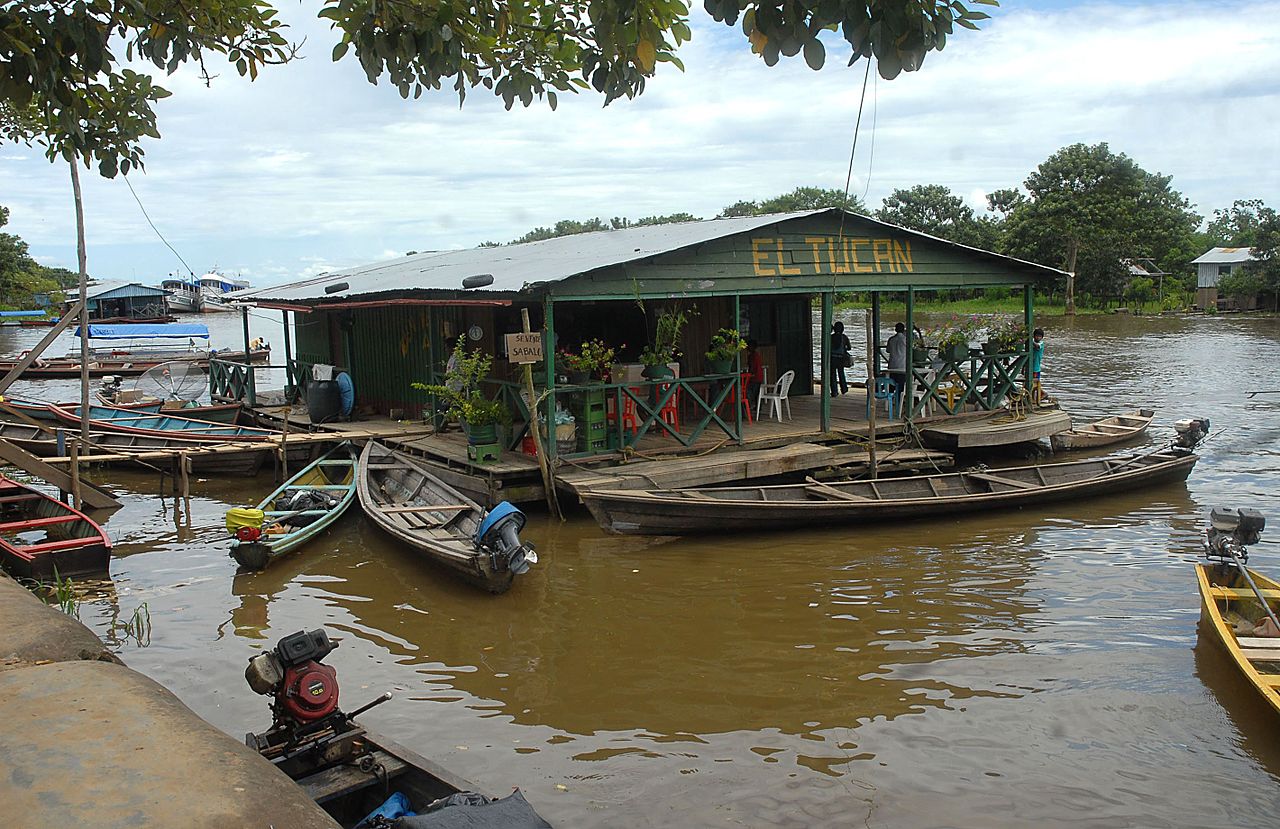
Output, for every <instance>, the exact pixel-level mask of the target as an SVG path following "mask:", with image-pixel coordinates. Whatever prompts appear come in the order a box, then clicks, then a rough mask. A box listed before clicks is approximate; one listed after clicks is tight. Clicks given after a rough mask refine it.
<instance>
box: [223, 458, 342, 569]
mask: <svg viewBox="0 0 1280 829" xmlns="http://www.w3.org/2000/svg"><path fill="white" fill-rule="evenodd" d="M356 461H357V459H356V450H355V448H354V447H353V446H352V445H351V443H350V442H348V441H343V442H342V443H340V444H338V445H337V446H335V447H334V448H333V449H331V450H329V452H328V453H326V454H324V455H322V456H321V457H320V458H319V459H318V460H316V461H313V462H312V463H311V464H310V465H308V466H307V467H306V468H305V469H303V470H302V471H301V472H299V473H298V474H297V475H294V476H293V477H292V478H290V479H289V480H287V481H285V482H284V483H283V484H281V486H280V487H279V488H278V489H276V491H275V492H272V493H271V494H270V495H268V496H267V497H266V498H264V499H262V501H261V502H260V503H259V504H258V509H260V510H262V511H263V512H264V513H265V514H266V521H265V523H264V527H263V529H264V532H263V534H262V536H261V538H259V539H258V540H257V541H249V542H241V541H238V540H237V541H234V542H232V545H231V557H232V558H234V559H235V560H236V563H237V564H239V565H240V566H241V567H244V568H246V569H249V570H261V569H262V568H264V567H266V566H267V565H268V564H270V563H271V562H272V561H274V560H276V559H278V558H280V557H281V556H284V555H288V554H289V553H291V552H293V551H294V550H296V549H298V548H299V547H301V546H302V545H303V544H306V543H307V542H308V541H310V540H311V539H313V538H315V537H316V536H318V535H320V534H321V533H323V532H324V531H325V530H326V529H328V527H329V526H330V525H331V524H333V522H335V521H337V520H338V519H339V518H341V517H342V514H343V513H344V512H346V511H347V507H349V506H351V502H352V501H354V500H355V497H356ZM304 490H311V491H315V492H319V493H325V494H329V495H332V496H336V497H335V499H334V503H333V505H332V506H329V507H326V508H323V509H305V510H290V509H279V508H277V507H278V506H280V505H279V504H278V503H277V502H278V501H280V500H281V498H282V497H284V496H289V497H292V496H294V495H296V494H297V493H300V492H302V491H304ZM291 521H292V523H290V522H291ZM302 522H306V523H302ZM272 524H277V525H279V526H281V527H283V528H284V530H285V531H284V532H281V533H267V532H266V531H265V530H266V528H267V527H269V526H271V525H272Z"/></svg>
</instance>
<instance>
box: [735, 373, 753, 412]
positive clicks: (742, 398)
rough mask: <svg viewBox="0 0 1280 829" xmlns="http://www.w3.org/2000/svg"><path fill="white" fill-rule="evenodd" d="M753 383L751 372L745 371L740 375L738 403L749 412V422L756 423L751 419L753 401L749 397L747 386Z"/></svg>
mask: <svg viewBox="0 0 1280 829" xmlns="http://www.w3.org/2000/svg"><path fill="white" fill-rule="evenodd" d="M750 384H751V373H750V372H743V374H742V375H741V376H739V377H738V403H739V404H740V405H741V406H742V408H743V409H745V410H746V412H747V423H754V422H755V421H754V420H752V419H751V401H750V400H748V399H747V386H749V385H750Z"/></svg>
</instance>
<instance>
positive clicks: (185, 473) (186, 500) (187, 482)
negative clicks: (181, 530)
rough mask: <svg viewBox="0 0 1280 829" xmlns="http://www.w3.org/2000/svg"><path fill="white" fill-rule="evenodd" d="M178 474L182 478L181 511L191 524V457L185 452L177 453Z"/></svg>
mask: <svg viewBox="0 0 1280 829" xmlns="http://www.w3.org/2000/svg"><path fill="white" fill-rule="evenodd" d="M178 474H179V475H180V476H181V480H182V511H183V513H184V514H185V515H186V518H187V527H190V526H191V458H190V457H189V456H188V455H187V453H186V452H179V453H178Z"/></svg>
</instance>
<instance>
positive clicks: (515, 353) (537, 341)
mask: <svg viewBox="0 0 1280 829" xmlns="http://www.w3.org/2000/svg"><path fill="white" fill-rule="evenodd" d="M507 359H508V360H510V361H511V362H513V363H540V362H542V334H540V333H533V334H524V333H520V334H508V335H507Z"/></svg>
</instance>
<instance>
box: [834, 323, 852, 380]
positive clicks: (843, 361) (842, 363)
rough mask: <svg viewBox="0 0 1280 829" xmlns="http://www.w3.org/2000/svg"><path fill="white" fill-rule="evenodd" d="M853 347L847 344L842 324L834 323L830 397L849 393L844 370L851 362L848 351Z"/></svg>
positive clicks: (847, 340)
mask: <svg viewBox="0 0 1280 829" xmlns="http://www.w3.org/2000/svg"><path fill="white" fill-rule="evenodd" d="M852 350H853V345H852V344H851V343H850V342H849V338H848V337H846V336H845V333H844V323H843V322H840V321H838V320H837V321H836V323H835V325H832V326H831V396H832V397H839V396H840V395H842V394H848V393H849V381H848V380H847V379H846V378H845V376H844V370H845V369H846V368H848V367H849V365H850V363H851V362H852V356H851V355H850V353H849V352H850V351H852Z"/></svg>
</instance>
